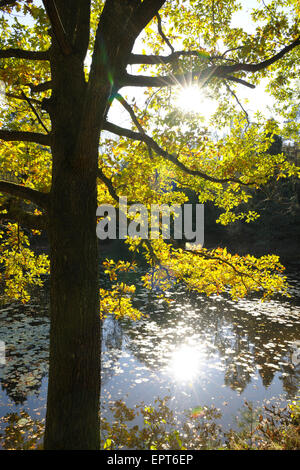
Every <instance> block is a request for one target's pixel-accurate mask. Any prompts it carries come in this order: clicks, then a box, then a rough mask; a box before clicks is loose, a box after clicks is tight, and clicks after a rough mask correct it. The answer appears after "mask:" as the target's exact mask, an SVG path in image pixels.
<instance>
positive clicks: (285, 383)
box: [0, 273, 300, 428]
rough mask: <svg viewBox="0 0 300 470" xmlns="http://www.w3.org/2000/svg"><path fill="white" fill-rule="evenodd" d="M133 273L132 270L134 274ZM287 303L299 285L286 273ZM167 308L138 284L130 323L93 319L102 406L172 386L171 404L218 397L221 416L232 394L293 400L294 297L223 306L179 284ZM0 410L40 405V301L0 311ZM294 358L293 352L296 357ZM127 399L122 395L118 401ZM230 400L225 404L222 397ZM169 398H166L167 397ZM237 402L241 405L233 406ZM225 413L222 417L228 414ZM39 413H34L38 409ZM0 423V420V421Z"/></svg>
mask: <svg viewBox="0 0 300 470" xmlns="http://www.w3.org/2000/svg"><path fill="white" fill-rule="evenodd" d="M139 274H141V273H139ZM291 282H292V286H293V292H292V295H293V296H294V299H298V300H299V298H300V295H299V288H298V287H297V284H296V282H297V281H295V280H293V279H291ZM167 295H168V296H169V298H170V299H171V303H170V305H167V304H166V303H164V302H163V301H162V300H157V299H155V298H154V296H153V295H152V294H151V293H149V292H148V291H146V290H145V289H144V288H143V287H142V286H141V285H140V284H138V289H137V301H136V304H137V307H139V308H140V309H141V310H142V311H143V312H144V314H145V316H144V317H143V319H142V320H141V321H139V322H137V323H132V322H130V321H122V322H121V323H120V322H118V321H116V320H115V319H113V318H112V317H111V318H108V319H107V320H106V321H105V322H104V325H103V340H102V345H103V367H102V403H103V406H104V408H105V406H106V405H107V404H109V403H111V402H112V401H114V400H116V399H119V398H122V399H125V400H128V402H127V403H128V405H129V406H131V405H132V404H134V403H136V402H139V401H141V400H144V401H145V402H147V400H152V399H153V397H155V396H164V395H166V394H168V387H169V388H171V389H172V394H173V396H174V397H175V396H176V397H177V398H176V400H177V401H176V406H177V407H181V408H182V409H185V408H187V407H189V406H192V407H194V406H197V405H203V404H209V403H208V402H209V400H212V399H213V398H216V402H214V403H215V404H216V405H217V406H220V405H221V404H222V403H223V402H224V403H226V405H224V406H227V408H228V410H229V411H230V412H229V411H228V415H227V417H226V419H228V420H231V417H232V416H231V414H232V412H234V409H235V408H234V406H235V405H234V403H235V402H237V400H238V397H239V396H240V395H242V396H243V397H245V398H248V397H249V396H250V399H251V400H256V401H262V400H263V399H264V398H266V397H268V396H269V393H272V394H273V395H276V396H279V395H280V394H282V393H284V395H285V397H286V398H293V397H294V396H295V395H297V393H298V391H299V379H300V363H299V362H297V361H295V344H297V341H299V340H300V307H299V305H296V304H295V302H294V300H293V301H291V300H283V299H281V298H275V299H274V300H272V301H269V302H265V303H263V304H262V303H261V302H259V300H258V299H257V298H252V299H251V300H243V301H239V302H233V301H231V300H229V299H224V298H222V297H213V298H210V299H207V298H206V297H202V296H199V295H196V294H191V293H187V292H186V291H185V290H184V289H183V288H181V287H176V290H175V289H174V291H172V292H171V291H170V292H168V293H167ZM0 340H2V341H4V342H5V345H6V364H5V366H1V367H0V385H1V386H0V415H4V414H6V413H7V412H8V411H10V412H11V411H14V410H15V409H17V407H18V406H19V405H21V404H24V405H26V409H27V410H29V411H28V412H30V415H31V416H33V414H34V412H35V411H37V410H38V411H37V415H38V413H42V411H41V409H43V410H44V409H45V401H46V390H47V381H46V378H47V370H48V340H49V317H48V305H43V304H42V303H41V301H40V299H37V300H36V302H32V303H31V304H29V305H27V306H21V307H20V306H19V305H17V304H14V305H10V306H5V307H0ZM297 357H298V356H297ZM126 397H128V398H126ZM230 399H231V404H229V405H227V403H228V402H229V401H230ZM174 403H175V401H174ZM237 406H241V404H237ZM230 413H231V414H230ZM38 416H39V415H38ZM0 428H1V425H0Z"/></svg>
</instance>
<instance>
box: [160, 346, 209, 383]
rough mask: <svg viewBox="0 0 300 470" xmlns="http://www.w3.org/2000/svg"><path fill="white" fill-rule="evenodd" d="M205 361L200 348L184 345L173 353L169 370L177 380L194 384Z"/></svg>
mask: <svg viewBox="0 0 300 470" xmlns="http://www.w3.org/2000/svg"><path fill="white" fill-rule="evenodd" d="M203 360H204V356H203V353H201V351H199V349H198V348H196V347H193V346H189V345H187V344H183V345H182V346H180V348H179V349H177V350H176V351H174V352H173V354H172V356H171V360H170V363H169V367H168V369H169V370H170V371H171V374H172V376H173V377H174V378H175V379H176V380H178V381H180V382H185V381H190V382H192V381H193V380H195V379H196V378H197V376H198V375H199V373H200V369H201V363H203Z"/></svg>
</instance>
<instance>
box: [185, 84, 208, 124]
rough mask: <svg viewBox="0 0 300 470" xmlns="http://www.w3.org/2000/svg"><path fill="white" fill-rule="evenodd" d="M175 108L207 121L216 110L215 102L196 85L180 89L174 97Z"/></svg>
mask: <svg viewBox="0 0 300 470" xmlns="http://www.w3.org/2000/svg"><path fill="white" fill-rule="evenodd" d="M176 106H177V107H178V108H180V109H181V110H182V111H183V112H185V113H198V114H201V115H202V116H203V117H205V118H207V119H209V118H210V117H211V116H212V115H213V114H214V113H215V112H216V109H217V102H216V101H215V100H213V99H210V98H209V97H208V96H207V95H205V94H204V93H203V90H201V88H199V87H198V86H196V85H192V86H189V87H185V88H182V89H181V90H180V91H179V92H178V94H177V97H176Z"/></svg>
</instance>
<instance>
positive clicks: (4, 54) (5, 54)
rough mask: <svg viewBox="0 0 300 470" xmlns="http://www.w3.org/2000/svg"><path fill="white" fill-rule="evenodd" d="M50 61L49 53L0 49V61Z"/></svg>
mask: <svg viewBox="0 0 300 470" xmlns="http://www.w3.org/2000/svg"><path fill="white" fill-rule="evenodd" d="M10 58H16V59H26V60H49V52H48V51H25V50H23V49H0V59H10Z"/></svg>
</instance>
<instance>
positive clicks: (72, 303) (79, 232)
mask: <svg viewBox="0 0 300 470" xmlns="http://www.w3.org/2000/svg"><path fill="white" fill-rule="evenodd" d="M59 173H60V174H59V177H58V178H56V181H54V182H53V196H52V208H51V212H52V214H51V226H50V228H49V232H50V244H51V251H50V260H51V273H52V274H51V331H50V371H49V385H48V403H47V417H46V432H45V440H44V448H45V449H100V430H99V404H100V350H101V344H100V318H99V300H98V275H97V272H98V263H97V260H98V253H97V238H96V217H95V214H96V178H95V172H94V171H93V170H92V171H91V169H89V171H85V172H84V171H82V170H81V171H79V169H77V171H74V168H73V169H72V168H71V169H65V170H61V171H60V172H59Z"/></svg>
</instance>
